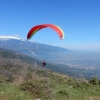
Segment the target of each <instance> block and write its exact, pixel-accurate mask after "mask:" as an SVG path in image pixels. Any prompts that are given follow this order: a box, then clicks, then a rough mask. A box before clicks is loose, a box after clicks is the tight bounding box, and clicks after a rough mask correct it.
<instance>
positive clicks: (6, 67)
mask: <svg viewBox="0 0 100 100" xmlns="http://www.w3.org/2000/svg"><path fill="white" fill-rule="evenodd" d="M31 60H33V58H30V57H28V56H25V55H22V54H19V53H17V52H13V51H8V50H4V49H0V100H100V85H99V81H98V80H97V79H96V81H95V79H94V82H96V83H95V84H94V83H93V82H92V81H91V83H89V82H88V81H87V80H85V79H77V78H72V77H70V76H68V75H64V74H59V73H56V72H54V71H52V70H47V69H45V68H43V67H41V66H40V67H38V66H36V65H35V64H33V63H32V62H31V63H30V61H31ZM50 66H52V65H50Z"/></svg>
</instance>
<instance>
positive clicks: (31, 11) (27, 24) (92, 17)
mask: <svg viewBox="0 0 100 100" xmlns="http://www.w3.org/2000/svg"><path fill="white" fill-rule="evenodd" d="M43 23H51V24H55V25H58V26H60V27H61V28H62V29H63V31H64V32H65V38H64V40H60V38H59V37H58V35H57V33H56V32H55V31H54V30H52V29H50V28H45V29H43V30H41V31H39V32H37V33H36V34H35V35H34V36H33V37H32V38H31V40H33V41H36V42H40V43H45V44H50V45H54V46H61V47H65V48H67V49H84V50H90V49H91V50H92V49H93V50H100V0H0V35H5V36H6V35H7V36H17V37H20V38H23V39H26V37H27V33H28V31H29V30H30V29H31V28H32V27H33V26H34V25H38V24H43Z"/></svg>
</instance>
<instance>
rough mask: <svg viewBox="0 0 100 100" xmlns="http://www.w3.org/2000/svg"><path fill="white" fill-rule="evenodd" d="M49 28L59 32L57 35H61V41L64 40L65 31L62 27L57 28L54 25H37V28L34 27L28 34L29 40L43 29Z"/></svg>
mask: <svg viewBox="0 0 100 100" xmlns="http://www.w3.org/2000/svg"><path fill="white" fill-rule="evenodd" d="M47 27H49V28H51V29H53V30H55V31H56V32H57V34H58V35H59V37H60V39H61V40H62V39H63V38H64V32H63V30H62V29H61V28H60V27H58V26H56V25H53V24H41V25H36V26H34V27H32V28H31V29H30V31H29V32H28V34H27V40H28V39H31V37H32V36H33V35H34V34H35V33H36V32H37V31H39V30H41V29H43V28H47Z"/></svg>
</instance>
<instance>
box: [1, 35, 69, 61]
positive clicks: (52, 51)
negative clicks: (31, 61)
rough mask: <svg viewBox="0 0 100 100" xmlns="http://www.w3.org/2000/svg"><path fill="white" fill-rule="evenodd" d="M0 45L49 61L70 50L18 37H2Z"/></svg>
mask: <svg viewBox="0 0 100 100" xmlns="http://www.w3.org/2000/svg"><path fill="white" fill-rule="evenodd" d="M0 47H1V48H5V49H9V50H14V51H17V52H20V53H22V54H25V55H28V56H31V57H36V58H38V59H44V60H48V61H52V60H54V58H60V57H62V55H64V54H65V53H67V52H68V51H69V50H67V49H65V48H61V47H55V46H51V45H46V44H41V43H37V42H32V41H27V40H24V39H20V38H16V37H0Z"/></svg>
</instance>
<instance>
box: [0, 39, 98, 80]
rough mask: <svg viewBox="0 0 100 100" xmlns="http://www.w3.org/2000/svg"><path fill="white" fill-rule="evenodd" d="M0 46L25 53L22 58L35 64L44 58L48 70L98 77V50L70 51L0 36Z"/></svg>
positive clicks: (78, 76)
mask: <svg viewBox="0 0 100 100" xmlns="http://www.w3.org/2000/svg"><path fill="white" fill-rule="evenodd" d="M0 47H1V48H5V49H8V50H13V51H15V52H19V53H21V55H22V54H23V55H24V56H25V55H26V56H27V57H24V59H23V60H25V61H27V62H30V63H33V64H36V65H37V66H41V63H40V61H41V60H44V61H46V62H47V63H48V64H47V66H46V68H48V69H50V70H53V71H56V72H59V73H64V74H68V75H70V76H72V77H77V78H86V79H90V78H92V77H97V78H99V79H100V74H99V73H100V59H99V58H100V52H79V51H71V50H68V49H65V48H61V47H55V46H51V45H46V44H41V43H37V42H32V41H27V40H23V39H19V38H16V37H0ZM13 56H14V55H13ZM29 56H30V58H29ZM31 57H32V58H33V59H32V58H31ZM19 58H20V57H19ZM34 58H35V59H34ZM37 59H38V60H37Z"/></svg>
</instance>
